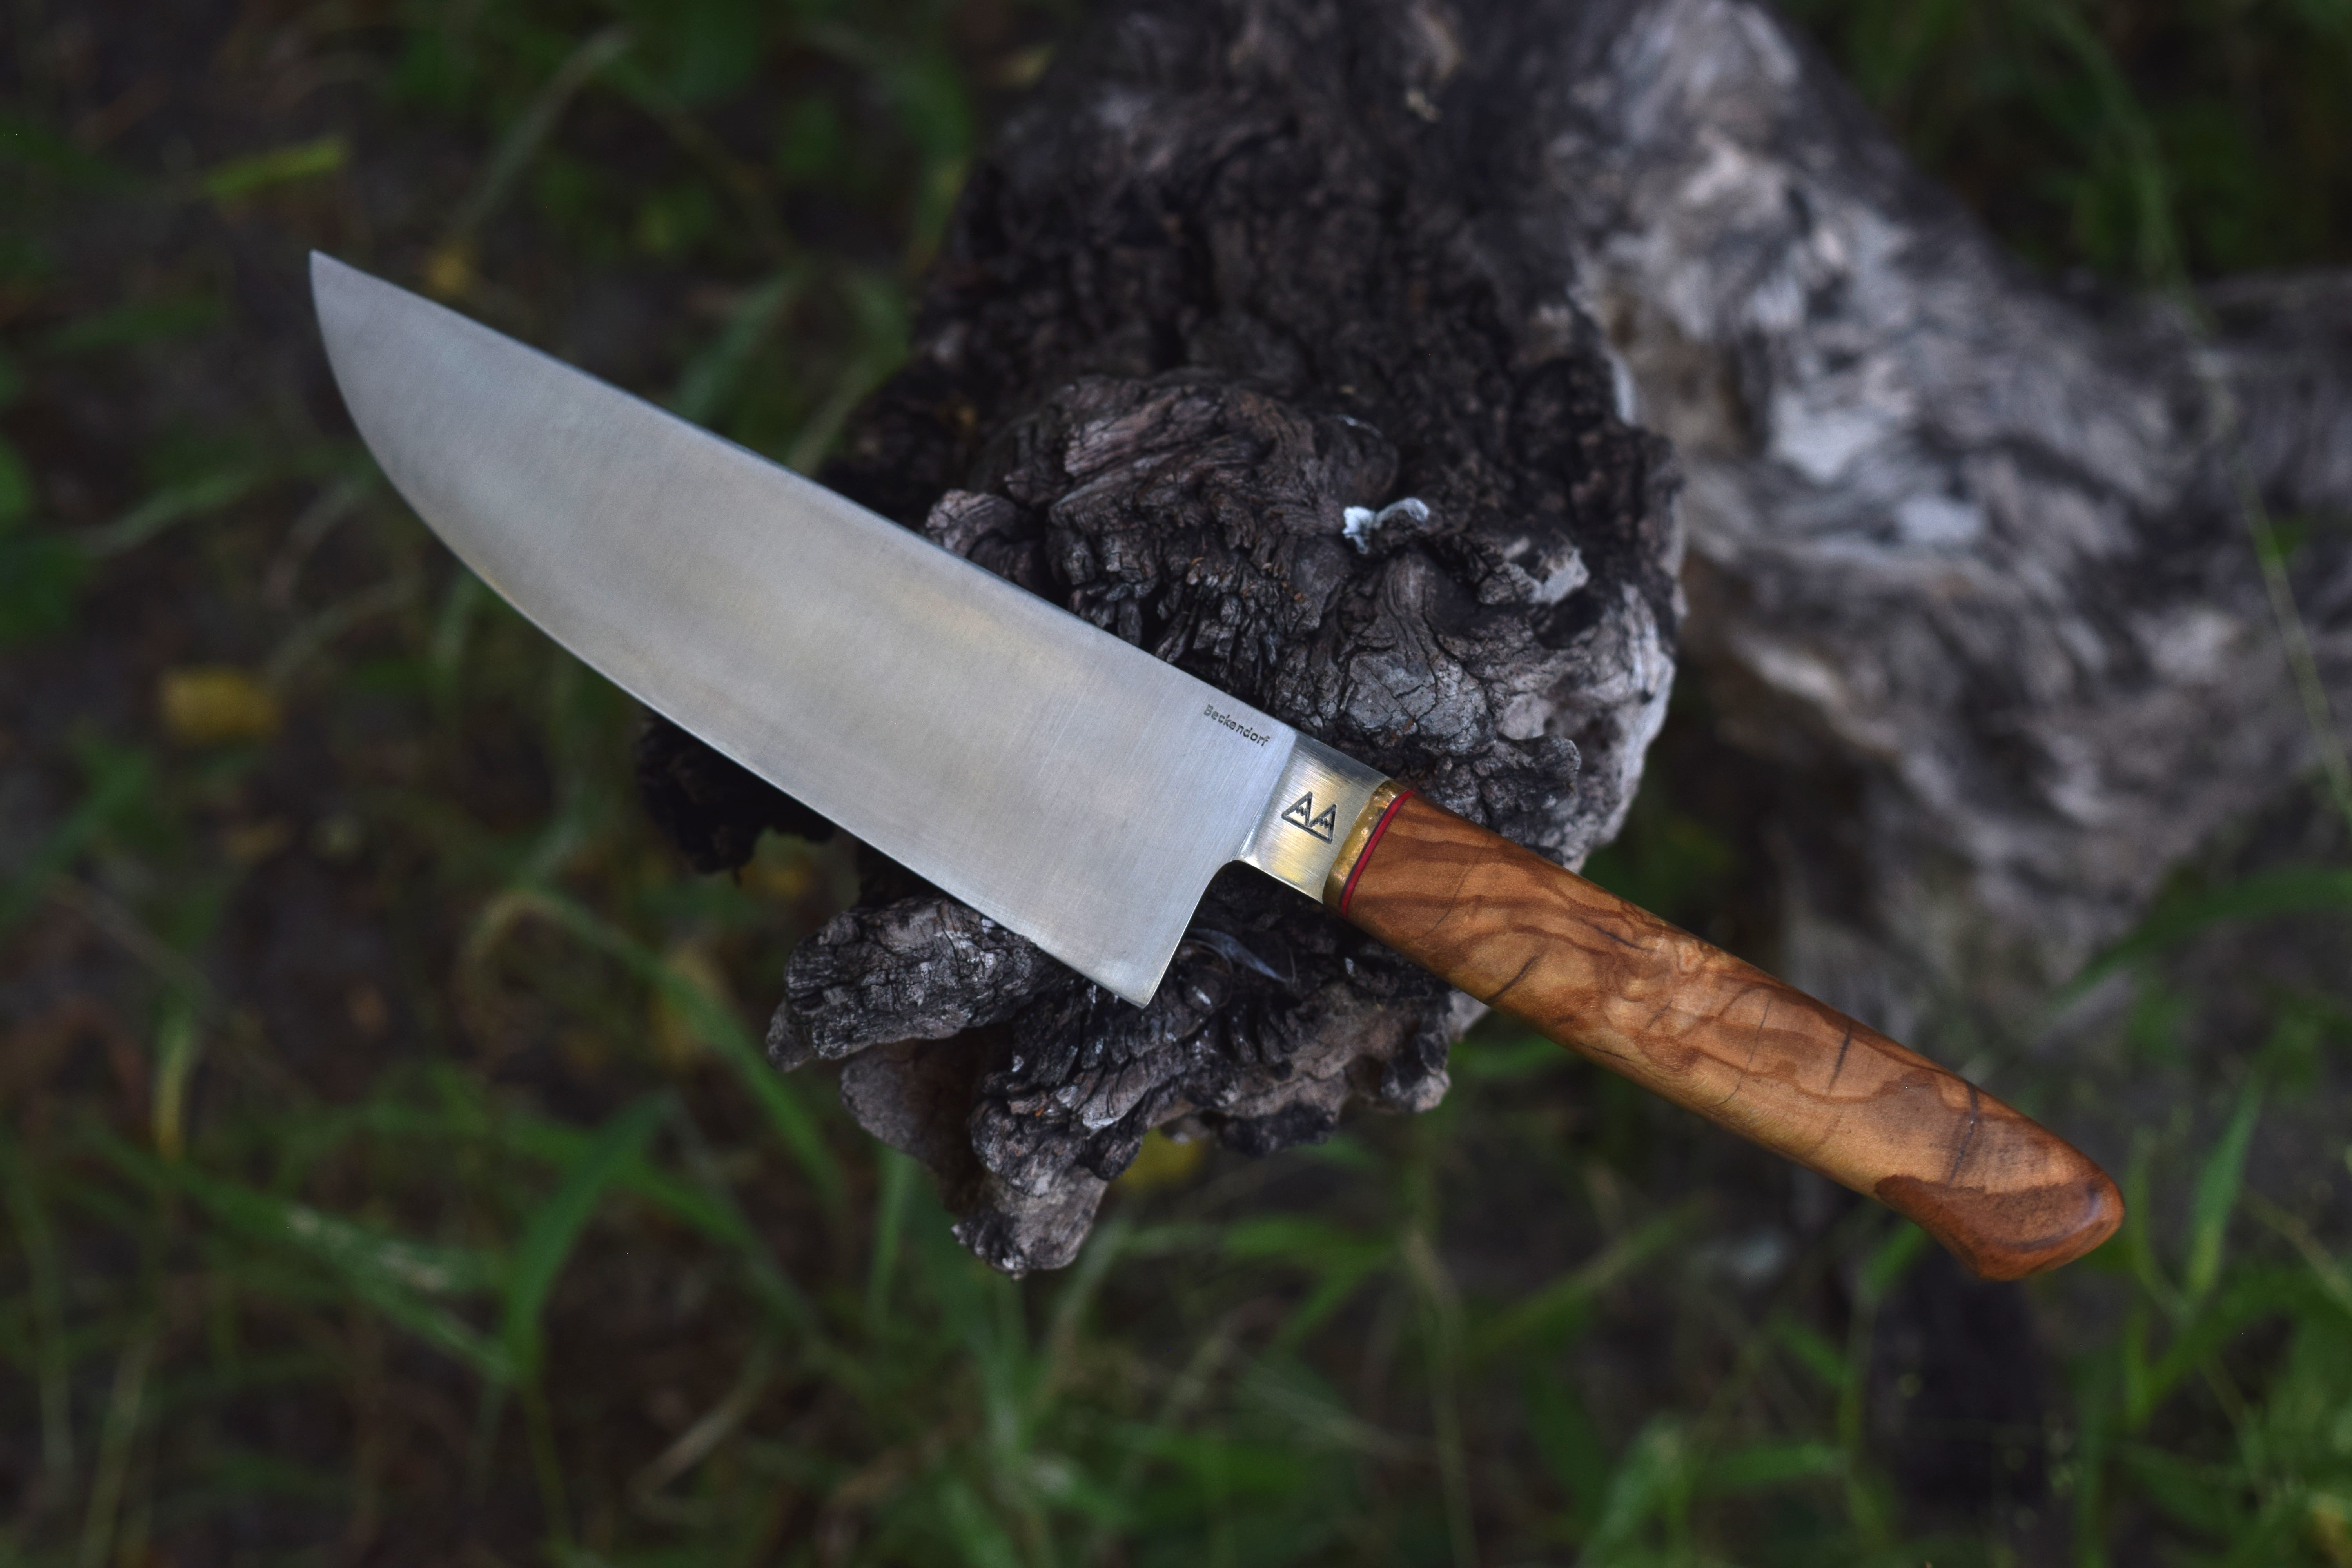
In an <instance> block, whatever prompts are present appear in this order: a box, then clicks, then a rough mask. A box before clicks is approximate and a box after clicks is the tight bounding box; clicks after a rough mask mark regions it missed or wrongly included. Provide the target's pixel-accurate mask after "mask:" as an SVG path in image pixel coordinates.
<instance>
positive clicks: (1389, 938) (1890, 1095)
mask: <svg viewBox="0 0 2352 1568" xmlns="http://www.w3.org/2000/svg"><path fill="white" fill-rule="evenodd" d="M1326 902H1327V903H1328V905H1329V906H1330V907H1331V908H1332V909H1333V910H1336V911H1337V912H1339V914H1341V915H1342V916H1343V917H1344V918H1346V919H1347V920H1348V921H1349V922H1350V923H1352V924H1354V925H1355V926H1357V927H1358V928H1359V929H1360V930H1362V931H1366V932H1367V933H1369V934H1370V935H1371V936H1373V937H1376V938H1378V939H1379V940H1380V941H1381V942H1385V943H1387V944H1388V945H1389V946H1390V947H1391V948H1394V949H1395V950H1396V951H1397V952H1400V953H1402V954H1403V955H1404V956H1405V957H1407V958H1409V959H1412V961H1413V962H1414V963H1418V964H1420V965H1422V966H1423V968H1425V969H1427V970H1429V971H1431V972H1432V973H1434V974H1436V975H1438V976H1439V977H1441V978H1443V979H1444V980H1446V981H1448V982H1450V983H1451V984H1454V985H1456V986H1458V987H1460V988H1461V989H1462V990H1464V991H1466V992H1468V993H1469V994H1471V995H1473V996H1475V997H1477V998H1478V999H1479V1000H1480V1001H1482V1002H1485V1003H1486V1004H1487V1005H1489V1006H1491V1007H1494V1008H1495V1009H1496V1010H1497V1011H1499V1012H1503V1013H1507V1014H1509V1015H1511V1016H1513V1017H1516V1018H1517V1019H1519V1020H1520V1021H1522V1022H1524V1023H1526V1024H1528V1025H1529V1026H1532V1027H1534V1028H1535V1029H1537V1030H1538V1032H1540V1033H1541V1034H1543V1035H1545V1036H1546V1037H1549V1038H1550V1039H1552V1040H1555V1041H1557V1042H1559V1044H1561V1045H1563V1046H1566V1047H1569V1048H1570V1049H1571V1050H1574V1051H1576V1052H1577V1053H1578V1054H1580V1055H1581V1056H1584V1057H1587V1058H1591V1060H1593V1061H1595V1062H1597V1063H1599V1064H1600V1065H1601V1066H1602V1067H1605V1068H1610V1069H1611V1070H1612V1071H1614V1072H1618V1073H1621V1074H1622V1075H1623V1076H1625V1077H1626V1078H1629V1079H1633V1081H1634V1082H1636V1083H1638V1084H1640V1085H1642V1086H1643V1088H1645V1089H1651V1090H1653V1091H1654V1092H1656V1093H1658V1094H1660V1095H1663V1096H1664V1098H1666V1099H1668V1100H1673V1101H1674V1102H1675V1104H1677V1105H1680V1106H1683V1107H1684V1108H1685V1109H1686V1110H1695V1111H1696V1112H1697V1113H1698V1114H1700V1115H1701V1116H1704V1117H1706V1118H1707V1119H1708V1120H1709V1121H1715V1122H1717V1123H1718V1124H1719V1125H1721V1126H1723V1127H1725V1128H1727V1129H1728V1130H1730V1131H1734V1132H1737V1133H1738V1134H1739V1135H1740V1136H1742V1137H1744V1138H1747V1139H1748V1140H1750V1141H1751V1142H1756V1143H1758V1144H1760V1145H1762V1146H1763V1147H1765V1148H1767V1149H1769V1150H1771V1151H1773V1152H1775V1153H1779V1154H1781V1155H1784V1156H1785V1157H1787V1158H1789V1159H1790V1160H1794V1161H1796V1162H1797V1163H1800V1164H1802V1165H1804V1166H1807V1167H1808V1168H1810V1169H1811V1170H1814V1171H1818V1172H1820V1173H1822V1174H1823V1175H1825V1176H1828V1177H1829V1178H1831V1179H1832V1181H1836V1182H1838V1183H1841V1184H1843V1185H1845V1186H1848V1187H1851V1188H1853V1190H1854V1191H1855V1192H1858V1193H1862V1194H1865V1195H1867V1196H1870V1197H1874V1198H1876V1199H1877V1200H1878V1201H1879V1202H1881V1203H1883V1204H1885V1205H1887V1206H1888V1207H1889V1208H1892V1209H1894V1210H1895V1212H1897V1213H1898V1214H1901V1215H1905V1216H1906V1217H1907V1218H1909V1219H1911V1220H1913V1221H1915V1222H1916V1223H1917V1224H1918V1225H1919V1226H1920V1227H1921V1228H1923V1229H1925V1230H1926V1231H1927V1233H1928V1234H1929V1235H1931V1236H1933V1237H1936V1239H1937V1240H1938V1241H1940V1242H1942V1243H1943V1244H1944V1246H1945V1247H1948V1249H1949V1250H1950V1251H1951V1252H1952V1254H1953V1255H1954V1256H1955V1257H1956V1258H1958V1259H1959V1260H1960V1261H1961V1262H1962V1263H1964V1264H1966V1265H1967V1266H1968V1267H1969V1268H1970V1269H1971V1270H1973V1271H1974V1272H1975V1273H1977V1274H1978V1275H1979V1276H1980V1277H1982V1278H1984V1279H2021V1278H2023V1277H2024V1276H2026V1275H2029V1274H2036V1273H2040V1272H2041V1271H2042V1270H2043V1269H2046V1268H2056V1267H2058V1266H2059V1265H2061V1264H2063V1263H2067V1262H2071V1261H2072V1260H2074V1258H2079V1257H2081V1256H2082V1255H2083V1254H2084V1253H2086V1252H2088V1251H2090V1250H2091V1249H2092V1248H2093V1247H2097V1246H2098V1245H2099V1244H2100V1243H2101V1242H2103V1241H2105V1240H2106V1239H2107V1237H2110V1236H2112V1235H2113V1234H2115V1231H2116V1227H2117V1226H2120V1225H2121V1224H2122V1223H2123V1213H2124V1207H2123V1199H2122V1195H2121V1194H2119V1193H2118V1192H2117V1191H2116V1184H2115V1183H2114V1182H2112V1181H2110V1180H2109V1179H2108V1178H2107V1175H2106V1173H2105V1172H2104V1171H2102V1170H2100V1169H2099V1167H2098V1166H2097V1165H2096V1164H2095V1163H2092V1162H2091V1161H2090V1160H2089V1159H2087V1158H2086V1157H2084V1155H2083V1154H2082V1153H2081V1152H2079V1151H2077V1150H2076V1149H2075V1148H2074V1146H2073V1145H2072V1144H2070V1143H2068V1142H2066V1141H2065V1140H2064V1139H2063V1138H2060V1137H2059V1136H2058V1135H2057V1134H2056V1133H2054V1132H2052V1131H2050V1130H2049V1129H2048V1128H2045V1127H2043V1126H2042V1125H2041V1124H2040V1123H2039V1122H2036V1121H2033V1120H2032V1118H2030V1117H2027V1116H2024V1115H2022V1114H2021V1113H2020V1112H2018V1111H2016V1110H2011V1108H2010V1107H2008V1106H2006V1105H2004V1104H2002V1103H2001V1102H2000V1100H1995V1099H1994V1098H1993V1097H1992V1096H1990V1095H1989V1094H1987V1093H1985V1092H1984V1091H1983V1090H1982V1089H1979V1088H1977V1087H1976V1086H1975V1085H1974V1084H1971V1083H1969V1082H1968V1081H1967V1080H1966V1079H1961V1078H1960V1077H1958V1075H1957V1074H1954V1073H1952V1072H1949V1071H1948V1070H1946V1069H1945V1068H1941V1067H1938V1066H1937V1065H1936V1064H1935V1063H1934V1062H1931V1061H1929V1060H1927V1058H1924V1057H1921V1056H1918V1055H1916V1053H1914V1052H1912V1051H1909V1050H1906V1049H1905V1048H1904V1047H1901V1046H1899V1045H1897V1044H1895V1042H1894V1041H1893V1040H1890V1039H1888V1038H1887V1037H1885V1036H1884V1035H1881V1034H1879V1033H1877V1032H1876V1031H1875V1030H1874V1029H1871V1028H1869V1027H1868V1026H1864V1025H1863V1024H1859V1023H1856V1022H1855V1021H1854V1020H1853V1019H1851V1018H1849V1017H1847V1016H1845V1015H1843V1013H1840V1012H1838V1011H1836V1010H1835V1009H1834V1008H1832V1007H1830V1006H1828V1005H1825V1004H1823V1003H1821V1002H1817V1001H1815V1000H1814V999H1813V998H1812V997H1811V996H1808V995H1806V994H1804V993H1802V992H1801V991H1798V990H1796V989H1795V988H1794V987H1792V986H1790V985H1787V984H1783V983H1781V982H1780V981H1779V980H1776V979H1774V978H1773V977H1772V976H1770V975H1769V974H1767V973H1764V972H1763V971H1761V970H1759V969H1758V968H1756V967H1755V966H1754V965H1752V964H1749V963H1745V962H1744V961H1742V960H1740V959H1738V958H1734V957H1733V956H1732V955H1731V954H1729V953H1727V952H1724V951H1722V950H1721V949H1720V948H1717V947H1714V946H1712V945H1710V944H1709V943H1707V942H1702V941H1700V940H1699V939H1698V938H1696V937H1695V936H1692V935H1691V934H1690V933H1689V932H1687V931H1682V930H1679V929H1678V928H1676V927H1675V926H1671V925H1668V924H1667V923H1666V922H1665V921H1662V920H1659V919H1658V918H1657V917H1656V916H1654V915H1652V914H1650V913H1648V912H1647V911H1645V910H1641V909H1639V908H1637V907H1635V906H1634V905H1633V904H1630V903H1627V902H1626V901H1625V900H1622V899H1620V898H1618V897H1617V896H1616V895H1614V894H1612V893H1610V892H1607V891H1605V890H1603V889H1601V888H1599V887H1596V886H1594V885H1593V884H1592V883H1591V882H1588V881H1586V880H1585V879H1583V878H1581V877H1579V876H1577V875H1576V874H1575V873H1574V872H1571V871H1568V870H1564V869H1562V868H1560V867H1558V866H1555V865H1553V864H1552V863H1551V862H1550V861H1549V860H1546V859H1544V858H1542V857H1540V856H1538V855H1536V854H1534V853H1533V852H1531V851H1529V850H1528V849H1525V848H1522V847H1519V846H1518V845H1516V844H1513V843H1511V842H1510V841H1509V840H1508V839H1506V838H1503V837H1498V836H1497V835H1496V834H1493V833H1489V832H1487V831H1486V829H1485V828H1483V827H1479V826H1475V824H1473V823H1470V822H1466V821H1465V820H1463V819H1462V818H1461V817H1458V816H1454V814H1453V813H1451V812H1448V811H1445V810H1444V809H1442V808H1440V807H1438V806H1434V805H1431V804H1429V802H1427V801H1426V800H1423V799H1422V798H1421V797H1420V796H1418V795H1412V794H1411V793H1410V792H1406V791H1399V790H1394V789H1392V788H1391V787H1389V786H1384V787H1383V789H1382V791H1381V793H1380V794H1379V795H1375V796H1374V797H1373V799H1372V801H1371V803H1370V805H1368V806H1366V807H1365V810H1364V814H1363V816H1362V818H1361V819H1360V821H1359V823H1358V824H1357V827H1356V832H1355V834H1354V835H1353V836H1352V837H1350V839H1349V843H1348V845H1347V847H1346V849H1345V852H1343V853H1342V854H1341V856H1340V857H1339V866H1338V867H1337V868H1335V869H1334V871H1333V873H1332V878H1331V881H1330V883H1329V885H1328V888H1327V889H1326Z"/></svg>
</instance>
